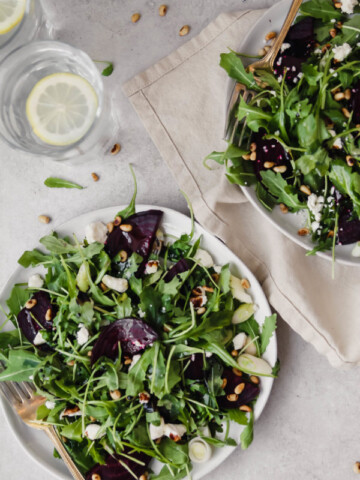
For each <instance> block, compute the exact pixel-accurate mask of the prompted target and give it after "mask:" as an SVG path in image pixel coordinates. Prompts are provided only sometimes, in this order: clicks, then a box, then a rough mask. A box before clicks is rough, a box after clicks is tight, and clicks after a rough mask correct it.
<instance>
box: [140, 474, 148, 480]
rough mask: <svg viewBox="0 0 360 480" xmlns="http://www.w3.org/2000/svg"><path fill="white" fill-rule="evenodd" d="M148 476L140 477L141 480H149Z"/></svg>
mask: <svg viewBox="0 0 360 480" xmlns="http://www.w3.org/2000/svg"><path fill="white" fill-rule="evenodd" d="M147 478H148V477H147V475H140V477H139V480H147Z"/></svg>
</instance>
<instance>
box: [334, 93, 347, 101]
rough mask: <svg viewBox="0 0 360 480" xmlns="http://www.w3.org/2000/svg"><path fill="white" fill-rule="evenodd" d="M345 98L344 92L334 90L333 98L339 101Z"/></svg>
mask: <svg viewBox="0 0 360 480" xmlns="http://www.w3.org/2000/svg"><path fill="white" fill-rule="evenodd" d="M344 98H345V94H344V92H336V93H335V95H334V100H336V101H337V102H339V101H340V100H343V99H344Z"/></svg>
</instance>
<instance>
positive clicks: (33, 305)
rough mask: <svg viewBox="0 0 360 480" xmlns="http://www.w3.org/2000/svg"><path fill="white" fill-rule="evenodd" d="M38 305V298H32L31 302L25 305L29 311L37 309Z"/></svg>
mask: <svg viewBox="0 0 360 480" xmlns="http://www.w3.org/2000/svg"><path fill="white" fill-rule="evenodd" d="M36 304H37V300H36V298H30V300H28V301H27V302H26V303H25V308H27V309H28V310H30V309H31V308H33V307H35V305H36Z"/></svg>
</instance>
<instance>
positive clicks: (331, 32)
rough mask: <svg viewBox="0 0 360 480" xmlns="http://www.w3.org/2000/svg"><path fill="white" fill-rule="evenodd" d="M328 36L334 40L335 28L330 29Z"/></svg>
mask: <svg viewBox="0 0 360 480" xmlns="http://www.w3.org/2000/svg"><path fill="white" fill-rule="evenodd" d="M329 34H330V37H332V38H335V37H336V34H337V31H336V29H335V28H330V31H329Z"/></svg>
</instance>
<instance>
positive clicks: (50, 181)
mask: <svg viewBox="0 0 360 480" xmlns="http://www.w3.org/2000/svg"><path fill="white" fill-rule="evenodd" d="M44 185H46V186H47V187H49V188H78V189H79V190H82V189H83V188H84V187H82V186H81V185H79V184H78V183H74V182H69V181H68V180H63V179H62V178H56V177H49V178H47V179H46V180H45V181H44Z"/></svg>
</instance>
